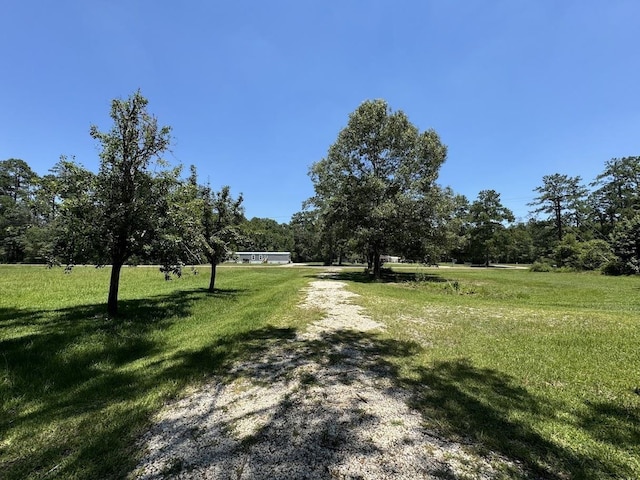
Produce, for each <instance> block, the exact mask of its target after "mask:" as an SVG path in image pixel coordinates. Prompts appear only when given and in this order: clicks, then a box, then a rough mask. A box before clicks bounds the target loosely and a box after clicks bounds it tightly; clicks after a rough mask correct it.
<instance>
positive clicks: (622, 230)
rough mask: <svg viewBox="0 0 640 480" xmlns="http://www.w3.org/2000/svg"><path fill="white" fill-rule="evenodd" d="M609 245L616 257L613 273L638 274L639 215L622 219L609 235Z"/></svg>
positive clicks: (639, 262)
mask: <svg viewBox="0 0 640 480" xmlns="http://www.w3.org/2000/svg"><path fill="white" fill-rule="evenodd" d="M611 244H612V247H613V251H614V253H615V255H616V257H617V262H616V268H615V273H622V274H625V275H629V274H639V273H640V214H637V215H635V216H633V217H631V218H624V219H622V220H621V221H620V222H618V224H617V225H616V227H615V228H614V230H613V232H612V233H611Z"/></svg>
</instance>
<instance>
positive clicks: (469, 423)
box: [0, 266, 640, 479]
mask: <svg viewBox="0 0 640 480" xmlns="http://www.w3.org/2000/svg"><path fill="white" fill-rule="evenodd" d="M361 270H362V269H358V271H356V270H352V271H348V272H346V273H344V274H343V279H344V280H346V281H347V282H348V284H349V287H348V288H349V289H350V290H353V291H355V292H356V293H360V294H361V295H362V296H361V297H360V298H359V299H358V302H359V303H361V304H362V305H363V306H365V307H366V309H367V313H368V314H369V315H370V316H372V317H373V318H374V319H375V320H379V321H382V322H384V323H385V324H386V325H387V326H388V328H387V329H386V331H385V332H384V333H382V334H373V333H370V332H369V333H357V332H352V333H349V334H346V333H341V334H340V335H339V336H340V338H339V339H338V337H337V336H336V338H335V339H334V340H335V341H338V340H339V341H343V342H350V343H351V344H353V345H360V346H361V348H366V349H368V351H370V352H371V357H372V358H374V357H375V355H374V354H380V355H382V356H383V357H384V362H383V363H382V364H380V365H377V363H378V362H377V361H373V363H372V366H371V368H374V367H375V368H380V370H379V371H380V372H382V373H383V374H385V375H387V374H388V375H391V376H392V377H394V378H395V379H396V380H397V381H398V383H399V384H401V385H403V386H404V387H406V388H408V389H410V390H411V391H412V392H413V393H414V400H413V402H414V406H415V407H416V408H417V409H419V410H420V411H421V412H422V414H423V418H424V422H425V425H426V426H427V427H428V428H429V429H432V430H434V431H436V432H439V433H440V434H441V435H443V436H444V437H445V438H450V439H454V440H461V441H463V442H464V443H465V444H466V445H468V446H469V448H473V449H475V450H477V451H478V452H479V453H480V454H483V455H487V456H488V457H491V455H492V454H497V455H500V456H502V457H505V458H508V459H510V460H512V461H515V462H516V463H517V465H519V469H520V470H519V471H520V472H526V473H527V474H528V475H529V477H530V478H554V479H565V478H576V479H579V478H588V479H592V478H593V479H596V478H598V479H599V478H640V395H639V394H638V393H639V392H640V352H639V350H640V349H639V345H640V295H639V293H640V278H612V277H604V276H599V275H591V274H569V273H563V274H557V273H531V272H528V271H523V270H500V269H464V268H455V269H445V268H440V269H426V268H421V267H415V268H412V267H406V266H402V267H398V268H397V270H396V271H395V272H394V273H391V274H389V275H388V276H387V277H386V281H383V282H372V281H370V279H369V278H367V277H365V276H363V275H362V274H361V273H359V272H360V271H361ZM201 271H202V274H200V275H197V276H193V275H191V274H189V273H187V274H185V275H184V276H183V278H181V279H176V280H173V281H171V282H165V281H164V280H163V278H162V276H161V275H160V274H159V273H158V272H157V271H156V269H152V268H143V267H138V268H127V269H125V270H124V271H123V275H122V283H121V290H120V292H121V304H120V308H121V312H122V316H121V318H118V319H116V320H111V319H108V318H107V317H105V315H104V312H105V305H104V303H105V300H106V288H107V285H108V275H109V270H108V269H97V270H96V269H93V268H76V269H74V271H73V273H72V274H71V275H64V274H63V273H62V271H61V270H60V269H56V270H47V269H45V268H43V267H9V266H6V267H3V266H0V477H1V478H3V479H4V478H8V479H23V478H54V477H55V478H65V479H66V478H71V479H74V478H76V479H80V478H82V479H85V478H86V479H90V478H91V479H92V478H122V477H125V476H126V475H127V474H129V473H130V472H131V471H132V469H133V468H134V466H135V464H136V460H137V458H138V455H140V451H139V448H138V447H137V446H136V439H137V438H138V437H139V435H140V434H141V433H142V432H143V431H145V428H146V427H147V426H148V424H149V422H150V421H151V418H152V416H153V415H154V414H155V413H156V412H157V411H158V410H159V409H160V408H161V407H162V405H163V404H164V403H165V402H167V401H169V400H170V399H172V398H175V397H176V396H179V395H183V394H185V392H188V391H189V389H190V388H191V387H192V386H197V385H198V384H200V383H201V382H203V381H205V380H206V379H207V378H209V377H210V376H211V375H213V374H217V375H224V374H225V372H226V370H227V368H228V366H229V365H230V364H231V363H233V362H235V361H238V360H241V359H243V358H247V356H248V355H252V354H256V353H260V352H262V351H266V349H268V348H269V346H270V345H271V344H273V343H274V342H281V341H283V340H284V339H288V338H292V337H293V336H294V335H295V332H296V329H298V328H302V327H304V326H305V325H306V324H307V323H308V322H309V321H311V320H313V319H315V318H317V315H318V314H319V313H318V312H314V311H302V310H300V309H297V308H296V305H297V303H298V302H299V300H300V299H301V295H302V293H301V292H300V289H301V288H302V287H303V286H304V285H305V284H306V282H308V281H309V279H310V278H311V277H312V276H313V275H314V274H315V273H317V271H318V269H297V268H278V267H274V268H269V267H263V266H258V267H240V268H238V267H226V266H223V267H220V270H219V276H218V287H219V290H218V291H217V292H216V293H215V294H208V293H207V292H206V291H205V287H206V286H207V284H208V269H206V268H202V269H201ZM336 335H338V334H336ZM321 346H322V345H319V347H321ZM325 353H326V352H325ZM385 372H386V373H385ZM303 381H304V384H310V385H312V384H313V382H314V379H313V378H311V377H309V378H303ZM503 473H504V476H505V477H507V478H510V477H517V476H518V475H519V473H518V471H510V470H505V471H504V472H503Z"/></svg>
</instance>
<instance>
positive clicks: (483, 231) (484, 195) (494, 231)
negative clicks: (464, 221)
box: [469, 190, 515, 266]
mask: <svg viewBox="0 0 640 480" xmlns="http://www.w3.org/2000/svg"><path fill="white" fill-rule="evenodd" d="M514 220H515V217H514V216H513V213H512V212H511V210H509V209H508V208H506V207H505V206H503V205H502V203H501V202H500V194H499V193H498V192H496V191H495V190H482V191H481V192H480V193H479V194H478V198H477V200H475V201H474V202H473V203H472V204H471V207H469V223H470V225H471V229H470V247H471V252H472V258H474V259H475V260H478V259H480V258H481V259H482V260H483V262H484V264H485V266H489V261H490V258H491V256H492V255H494V254H496V253H498V251H499V249H500V246H501V245H502V246H505V245H504V244H505V242H506V240H505V237H504V236H500V235H498V234H499V233H500V232H502V231H503V230H504V229H505V226H504V222H505V221H507V222H513V221H514ZM501 240H502V241H501Z"/></svg>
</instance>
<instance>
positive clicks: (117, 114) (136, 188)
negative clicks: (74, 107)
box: [90, 91, 170, 315]
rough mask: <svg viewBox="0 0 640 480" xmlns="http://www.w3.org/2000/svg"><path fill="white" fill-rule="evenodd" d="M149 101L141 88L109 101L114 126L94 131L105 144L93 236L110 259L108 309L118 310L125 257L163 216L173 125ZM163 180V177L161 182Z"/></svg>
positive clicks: (145, 239) (136, 251)
mask: <svg viewBox="0 0 640 480" xmlns="http://www.w3.org/2000/svg"><path fill="white" fill-rule="evenodd" d="M147 104H148V101H147V99H146V98H144V97H143V96H142V94H141V93H140V91H137V92H135V93H134V94H133V95H131V96H130V97H129V98H127V99H126V100H123V99H115V100H113V101H112V103H111V112H110V116H111V119H112V120H113V127H112V128H111V130H109V131H108V132H101V131H100V130H98V127H96V126H95V125H93V126H91V129H90V134H91V136H92V137H93V138H95V139H96V140H98V141H99V142H100V144H101V147H102V151H101V153H100V170H99V172H98V175H97V178H96V188H95V192H93V195H94V196H93V199H94V203H95V205H96V207H97V208H96V210H95V211H96V215H97V216H96V218H95V220H94V222H93V226H94V227H95V228H94V233H95V236H96V237H98V238H99V239H100V244H101V245H102V248H101V252H100V253H101V254H102V257H103V258H104V261H105V262H106V263H110V264H111V266H112V268H111V280H110V283H109V297H108V302H107V310H108V313H109V315H115V314H116V313H117V311H118V287H119V284H120V271H121V269H122V266H123V265H124V264H125V262H126V261H127V260H128V259H129V258H130V257H131V256H132V255H135V254H139V253H141V252H143V251H144V247H145V245H148V244H149V243H150V242H151V240H152V238H153V237H154V236H155V235H156V234H157V231H158V220H159V219H161V218H163V217H164V215H165V212H164V211H163V209H164V208H166V202H164V198H165V194H166V188H167V182H166V178H163V177H166V173H165V172H164V171H163V166H164V163H163V162H162V161H161V160H160V156H161V155H162V153H163V152H165V151H166V150H167V149H168V147H169V143H170V128H169V127H166V126H163V127H160V126H158V121H157V119H156V118H155V117H154V116H152V115H151V114H149V113H148V112H147ZM159 180H160V181H159Z"/></svg>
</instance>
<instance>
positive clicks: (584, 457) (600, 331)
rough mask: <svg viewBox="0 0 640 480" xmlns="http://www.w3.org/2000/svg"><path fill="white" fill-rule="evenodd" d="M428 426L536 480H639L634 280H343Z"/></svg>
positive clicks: (429, 273)
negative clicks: (391, 346) (400, 348)
mask: <svg viewBox="0 0 640 480" xmlns="http://www.w3.org/2000/svg"><path fill="white" fill-rule="evenodd" d="M343 278H344V279H346V280H350V281H351V284H350V289H351V290H353V291H354V292H357V293H359V294H361V295H362V297H361V299H360V300H359V303H361V304H362V305H363V306H365V307H366V309H367V311H368V313H369V314H370V315H372V317H373V318H374V319H375V320H380V321H382V322H384V323H385V324H387V325H388V327H389V328H388V329H387V332H386V333H385V334H384V335H383V337H384V338H387V339H393V341H395V342H399V343H403V344H406V345H412V346H413V347H414V348H413V349H409V348H406V349H405V350H406V351H410V352H411V354H409V355H403V356H395V357H393V358H389V360H390V361H391V362H392V363H393V365H394V367H395V369H396V375H397V377H398V378H399V380H400V381H401V382H402V383H403V384H404V385H405V386H406V387H408V388H411V389H413V390H414V392H415V393H416V396H415V406H416V407H417V408H419V409H420V410H421V411H422V413H423V416H424V419H425V423H426V425H427V426H428V427H429V428H432V429H435V430H437V431H439V432H441V433H442V434H444V435H447V436H448V437H450V438H457V439H460V440H465V441H470V442H471V443H472V444H473V445H475V448H476V449H477V450H478V451H480V452H481V453H485V454H487V453H488V452H494V453H497V454H501V455H503V456H504V457H507V458H510V459H513V460H516V461H517V462H519V464H520V465H522V468H523V470H524V471H525V472H527V473H528V474H529V475H530V476H531V477H533V478H629V479H630V478H640V295H639V294H640V278H637V277H635V278H620V277H618V278H613V277H605V276H600V275H593V274H557V273H531V272H528V271H526V270H498V269H425V268H417V269H414V270H413V271H411V270H409V269H407V268H406V267H405V268H403V269H398V270H397V271H396V272H395V273H391V274H389V275H388V276H387V278H386V280H387V281H383V282H378V283H376V282H371V281H370V280H369V279H368V278H367V277H364V276H362V275H361V274H359V273H357V272H355V273H346V274H344V275H343Z"/></svg>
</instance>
